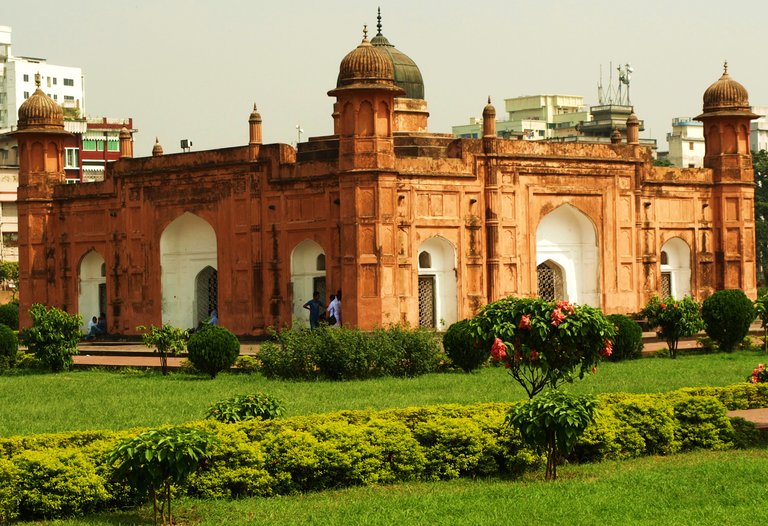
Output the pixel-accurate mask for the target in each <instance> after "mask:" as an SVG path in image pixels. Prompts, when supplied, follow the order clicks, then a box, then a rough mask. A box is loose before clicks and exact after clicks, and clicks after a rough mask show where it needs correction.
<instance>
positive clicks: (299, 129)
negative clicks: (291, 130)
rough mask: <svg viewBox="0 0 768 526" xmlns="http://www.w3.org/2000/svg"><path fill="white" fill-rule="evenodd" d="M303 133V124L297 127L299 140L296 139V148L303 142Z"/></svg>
mask: <svg viewBox="0 0 768 526" xmlns="http://www.w3.org/2000/svg"><path fill="white" fill-rule="evenodd" d="M302 133H304V128H302V127H301V124H297V125H296V135H297V137H298V138H297V139H296V146H298V145H299V143H300V142H301V134H302Z"/></svg>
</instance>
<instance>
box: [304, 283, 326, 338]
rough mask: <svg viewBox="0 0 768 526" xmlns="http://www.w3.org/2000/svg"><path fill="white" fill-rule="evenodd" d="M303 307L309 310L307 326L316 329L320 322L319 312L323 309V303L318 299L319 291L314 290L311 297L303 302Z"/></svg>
mask: <svg viewBox="0 0 768 526" xmlns="http://www.w3.org/2000/svg"><path fill="white" fill-rule="evenodd" d="M304 308H305V309H307V310H308V311H309V328H310V329H316V328H317V324H318V323H319V322H320V313H322V312H323V311H324V309H323V303H322V302H321V301H320V293H319V292H317V291H315V292H314V293H313V294H312V299H311V300H309V301H308V302H306V303H305V304H304Z"/></svg>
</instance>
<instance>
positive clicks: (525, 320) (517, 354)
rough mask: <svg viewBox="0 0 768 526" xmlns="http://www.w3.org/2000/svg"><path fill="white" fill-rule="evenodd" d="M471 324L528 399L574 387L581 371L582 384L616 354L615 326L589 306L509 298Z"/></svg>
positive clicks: (489, 307) (487, 306) (495, 305)
mask: <svg viewBox="0 0 768 526" xmlns="http://www.w3.org/2000/svg"><path fill="white" fill-rule="evenodd" d="M471 323H472V326H473V328H474V330H475V333H476V334H477V336H478V337H479V338H480V339H482V340H484V341H486V342H488V343H492V346H491V358H492V359H493V360H495V361H497V362H501V363H503V364H504V366H505V367H506V368H507V369H509V374H510V375H512V377H513V378H514V379H515V380H517V382H518V383H519V384H520V385H521V386H523V389H525V392H526V393H527V394H528V398H533V397H534V396H535V395H536V394H537V393H539V392H540V391H541V390H542V389H544V387H547V386H549V387H552V388H556V387H557V386H558V385H559V384H561V383H562V382H570V381H572V380H573V374H574V372H575V371H576V370H578V371H579V378H583V377H584V374H585V373H587V372H589V371H594V370H595V367H596V366H597V362H598V361H599V360H600V357H608V356H610V355H611V353H612V352H613V342H612V339H613V337H614V335H615V331H614V328H613V325H612V324H611V323H610V322H609V321H608V320H607V319H606V317H605V316H604V315H603V313H602V312H601V311H600V310H599V309H595V308H593V307H589V306H587V305H571V304H570V303H568V302H567V301H560V302H557V303H555V302H552V301H545V300H542V299H528V298H514V297H508V298H504V299H501V300H498V301H495V302H493V303H490V304H488V305H486V306H485V307H483V309H482V310H481V311H480V313H479V314H478V315H477V316H475V317H474V318H473V319H472V322H471Z"/></svg>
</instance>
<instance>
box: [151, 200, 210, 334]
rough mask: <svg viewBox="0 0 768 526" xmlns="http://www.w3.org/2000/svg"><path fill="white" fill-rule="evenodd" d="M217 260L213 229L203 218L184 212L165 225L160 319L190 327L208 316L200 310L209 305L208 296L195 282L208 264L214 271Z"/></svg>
mask: <svg viewBox="0 0 768 526" xmlns="http://www.w3.org/2000/svg"><path fill="white" fill-rule="evenodd" d="M217 261H218V260H217V255H216V232H214V230H213V227H211V225H209V224H208V223H207V222H206V221H205V220H203V219H201V218H200V217H198V216H196V215H194V214H190V213H189V212H186V213H184V214H183V215H181V216H180V217H178V218H176V219H175V220H174V221H173V222H172V223H171V224H170V225H168V227H167V228H166V229H165V230H164V231H163V233H162V235H161V236H160V270H161V285H162V295H163V323H169V324H171V325H173V326H174V327H182V328H192V327H196V326H197V324H198V323H199V322H200V321H201V320H204V319H205V318H207V316H208V312H206V313H205V316H204V317H202V318H201V317H200V314H199V313H200V312H202V311H203V310H206V309H208V307H209V306H210V303H209V302H210V298H209V297H208V295H207V294H206V295H205V296H204V297H203V296H202V295H200V296H199V295H198V291H199V290H201V289H198V286H197V285H198V280H199V279H203V280H207V279H208V278H209V277H210V275H211V273H210V271H208V272H207V273H206V272H204V270H205V269H206V268H207V267H210V268H211V270H213V271H214V273H215V271H216V269H217V267H218V263H217ZM201 275H202V277H201ZM214 275H215V274H214ZM217 289H218V283H217ZM201 294H202V292H201ZM201 299H202V300H203V302H204V305H200V304H199V302H200V301H201ZM214 304H216V301H214Z"/></svg>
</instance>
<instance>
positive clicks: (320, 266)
mask: <svg viewBox="0 0 768 526" xmlns="http://www.w3.org/2000/svg"><path fill="white" fill-rule="evenodd" d="M315 270H325V254H319V255H318V256H317V265H316V266H315Z"/></svg>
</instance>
